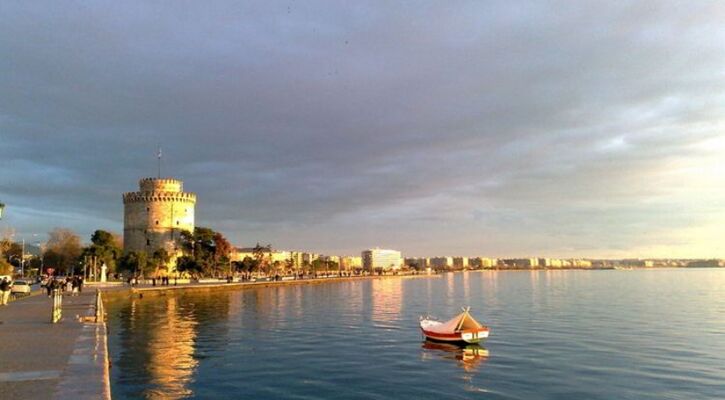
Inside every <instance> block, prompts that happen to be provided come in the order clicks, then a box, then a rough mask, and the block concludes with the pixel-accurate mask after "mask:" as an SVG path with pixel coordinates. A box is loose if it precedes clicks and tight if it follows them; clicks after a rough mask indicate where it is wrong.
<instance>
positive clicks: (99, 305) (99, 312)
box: [96, 289, 106, 323]
mask: <svg viewBox="0 0 725 400" xmlns="http://www.w3.org/2000/svg"><path fill="white" fill-rule="evenodd" d="M105 312H106V311H105V310H104V309H103V299H102V298H101V290H100V289H96V323H98V322H103V320H104V314H105Z"/></svg>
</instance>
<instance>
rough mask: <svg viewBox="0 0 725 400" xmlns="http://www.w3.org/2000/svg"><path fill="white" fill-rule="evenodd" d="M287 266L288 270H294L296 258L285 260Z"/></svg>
mask: <svg viewBox="0 0 725 400" xmlns="http://www.w3.org/2000/svg"><path fill="white" fill-rule="evenodd" d="M284 266H285V268H287V271H293V270H294V269H295V259H294V258H292V257H290V258H288V259H287V260H285V262H284Z"/></svg>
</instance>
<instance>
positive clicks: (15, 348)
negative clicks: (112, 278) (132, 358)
mask: <svg viewBox="0 0 725 400" xmlns="http://www.w3.org/2000/svg"><path fill="white" fill-rule="evenodd" d="M94 301H95V293H94V291H92V290H86V291H85V292H84V293H83V294H82V295H80V296H77V297H71V296H65V297H64V298H63V318H62V319H61V321H60V322H59V323H56V324H52V323H51V322H50V317H51V307H52V299H50V298H48V297H47V296H45V295H43V294H39V295H34V296H31V297H27V298H23V299H20V300H17V301H14V302H12V303H10V304H9V305H7V306H4V307H2V306H0V398H3V399H54V398H65V399H104V398H110V392H109V388H110V386H108V370H107V362H108V358H107V353H106V351H107V350H106V332H105V324H103V323H101V324H95V323H82V322H79V317H83V316H86V315H89V314H91V313H92V312H93V305H94Z"/></svg>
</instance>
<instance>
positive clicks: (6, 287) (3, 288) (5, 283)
mask: <svg viewBox="0 0 725 400" xmlns="http://www.w3.org/2000/svg"><path fill="white" fill-rule="evenodd" d="M10 286H11V285H10V281H9V280H8V278H7V277H5V278H3V280H2V282H0V305H3V306H5V305H7V304H8V299H9V298H10Z"/></svg>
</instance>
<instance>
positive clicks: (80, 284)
mask: <svg viewBox="0 0 725 400" xmlns="http://www.w3.org/2000/svg"><path fill="white" fill-rule="evenodd" d="M78 293H79V294H80V293H83V277H82V276H79V277H78Z"/></svg>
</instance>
